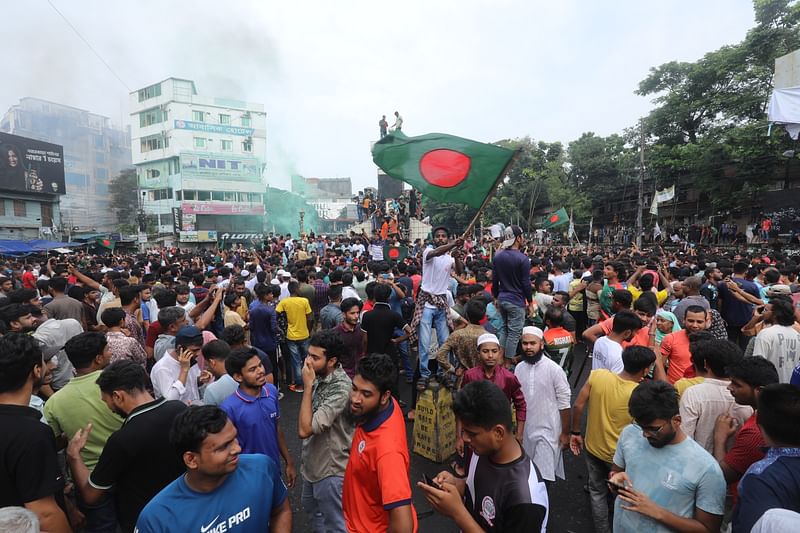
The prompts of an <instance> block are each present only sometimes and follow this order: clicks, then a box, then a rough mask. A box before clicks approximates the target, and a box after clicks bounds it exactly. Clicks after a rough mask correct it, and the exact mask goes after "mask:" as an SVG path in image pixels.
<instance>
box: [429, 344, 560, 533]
mask: <svg viewBox="0 0 800 533" xmlns="http://www.w3.org/2000/svg"><path fill="white" fill-rule="evenodd" d="M523 335H524V334H523ZM545 359H546V358H545ZM556 368H557V370H558V371H559V372H560V371H561V370H560V369H558V367H556ZM453 412H454V413H455V415H456V417H457V418H458V420H459V425H460V426H461V428H462V432H463V434H464V440H465V441H466V442H467V443H468V444H469V445H470V447H471V448H472V450H473V452H474V453H473V455H472V458H471V459H470V464H469V472H468V474H467V478H466V479H461V478H456V477H455V476H453V474H451V473H450V472H447V471H443V472H440V473H439V474H438V475H437V476H436V477H435V478H434V479H433V480H431V484H430V485H429V484H428V483H423V482H420V483H417V487H419V488H420V489H421V490H422V491H423V492H424V493H425V498H426V499H427V500H428V503H430V505H431V507H433V508H434V509H436V510H437V511H439V512H440V513H442V514H444V515H446V516H449V517H450V518H452V519H453V521H454V522H455V523H456V525H457V526H458V527H459V528H460V529H461V530H462V531H486V532H522V531H530V532H534V531H546V529H547V511H548V507H549V504H548V498H547V488H546V487H545V484H544V482H543V481H542V480H541V476H540V474H539V472H538V471H537V469H536V466H535V465H534V464H533V462H532V461H531V459H530V458H529V457H528V456H527V455H526V453H525V450H524V449H523V448H522V446H521V445H520V444H519V442H518V441H517V439H516V438H515V437H514V433H513V432H512V431H511V408H510V406H509V405H508V402H507V401H506V398H505V394H504V393H503V391H501V390H500V388H499V387H497V385H494V384H493V383H489V382H487V381H475V382H473V383H470V384H469V385H466V386H465V387H464V388H463V389H461V390H460V391H459V392H458V393H457V394H456V395H455V397H454V398H453Z"/></svg>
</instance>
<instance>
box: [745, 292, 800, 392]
mask: <svg viewBox="0 0 800 533" xmlns="http://www.w3.org/2000/svg"><path fill="white" fill-rule="evenodd" d="M764 321H765V322H767V323H770V322H771V323H772V325H771V326H769V327H766V328H764V329H762V330H761V331H760V332H759V333H758V335H756V339H755V341H754V342H753V355H755V356H758V355H760V356H761V357H763V358H764V359H766V360H767V361H770V362H771V363H772V364H773V365H775V368H777V369H778V377H780V379H781V383H789V380H790V379H791V377H792V372H793V371H794V367H796V366H797V363H798V360H797V359H798V358H797V353H798V351H800V332H798V331H797V330H796V329H794V327H793V326H794V324H795V316H794V309H793V307H792V301H791V299H790V298H789V297H787V296H773V297H772V298H770V301H769V303H768V304H767V305H766V306H765V307H764Z"/></svg>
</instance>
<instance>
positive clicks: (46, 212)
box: [41, 202, 53, 228]
mask: <svg viewBox="0 0 800 533" xmlns="http://www.w3.org/2000/svg"><path fill="white" fill-rule="evenodd" d="M41 206H42V227H44V228H49V227H52V226H53V204H46V203H44V202H42V204H41Z"/></svg>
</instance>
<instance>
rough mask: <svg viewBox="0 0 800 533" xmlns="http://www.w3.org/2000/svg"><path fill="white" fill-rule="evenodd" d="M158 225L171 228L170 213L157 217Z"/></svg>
mask: <svg viewBox="0 0 800 533" xmlns="http://www.w3.org/2000/svg"><path fill="white" fill-rule="evenodd" d="M158 224H159V226H171V225H172V213H161V214H160V215H158Z"/></svg>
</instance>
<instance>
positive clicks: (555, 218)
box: [542, 207, 569, 229]
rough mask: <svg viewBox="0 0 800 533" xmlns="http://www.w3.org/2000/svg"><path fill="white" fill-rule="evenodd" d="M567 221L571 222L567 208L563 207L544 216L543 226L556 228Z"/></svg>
mask: <svg viewBox="0 0 800 533" xmlns="http://www.w3.org/2000/svg"><path fill="white" fill-rule="evenodd" d="M567 222H569V215H568V214H567V210H566V209H564V208H563V207H562V208H561V209H559V210H558V211H556V212H555V213H551V214H549V215H547V216H546V217H545V218H544V223H543V224H542V228H544V229H550V228H555V227H556V226H560V225H561V224H566V223H567Z"/></svg>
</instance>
